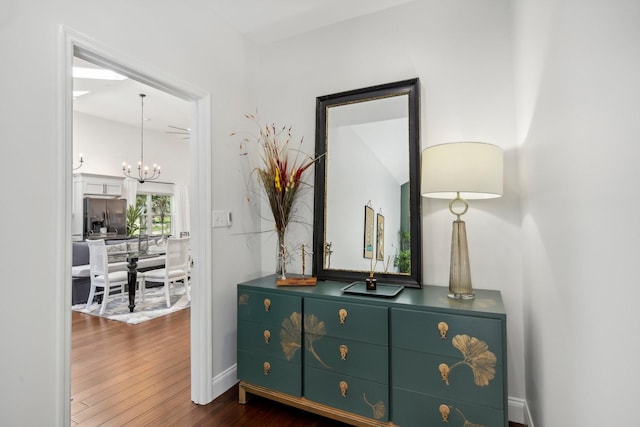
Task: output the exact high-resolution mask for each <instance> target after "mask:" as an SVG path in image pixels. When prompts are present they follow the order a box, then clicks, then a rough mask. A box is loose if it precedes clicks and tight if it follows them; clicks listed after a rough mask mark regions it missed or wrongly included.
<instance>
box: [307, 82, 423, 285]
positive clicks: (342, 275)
mask: <svg viewBox="0 0 640 427" xmlns="http://www.w3.org/2000/svg"><path fill="white" fill-rule="evenodd" d="M418 91H419V82H418V79H413V80H406V81H402V82H396V83H389V84H384V85H378V86H374V87H369V88H364V89H357V90H353V91H348V92H342V93H338V94H333V95H326V96H321V97H318V98H317V102H316V155H318V156H319V157H320V160H319V161H318V163H317V164H316V174H315V218H314V254H313V257H314V275H315V276H316V277H317V278H318V279H320V280H324V279H332V280H345V281H355V280H364V279H365V278H366V277H367V276H368V275H369V272H370V271H371V270H373V271H374V277H376V278H378V282H379V283H385V282H390V283H402V284H404V285H405V286H414V287H419V286H420V278H421V276H422V271H421V253H420V241H421V239H420V213H419V209H420V203H419V201H420V200H419V188H418V186H419V184H418V182H419V180H418V170H419V149H420V148H419V147H420V141H419V117H420V115H419V92H418Z"/></svg>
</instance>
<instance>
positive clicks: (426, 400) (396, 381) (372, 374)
mask: <svg viewBox="0 0 640 427" xmlns="http://www.w3.org/2000/svg"><path fill="white" fill-rule="evenodd" d="M275 279H276V277H275V276H267V277H263V278H259V279H256V280H252V281H248V282H244V283H241V284H239V285H238V289H237V298H238V378H239V379H240V381H241V382H240V396H239V397H240V402H241V403H246V402H247V395H248V394H249V395H250V394H256V395H259V396H263V397H266V398H269V399H273V400H276V401H278V402H281V403H285V404H288V405H291V406H294V407H297V408H302V409H306V410H309V411H311V412H315V413H319V414H321V415H324V416H327V417H330V418H333V419H336V420H339V421H342V422H345V423H348V424H351V425H359V426H402V427H413V426H438V425H447V426H449V427H457V426H460V427H464V426H468V425H474V426H484V427H495V426H504V427H507V426H508V414H507V363H506V315H505V312H504V306H503V303H502V299H501V296H500V293H499V292H498V291H489V290H480V289H474V291H475V292H476V298H475V299H474V300H471V301H460V300H452V299H449V298H448V297H447V288H446V287H440V286H425V287H423V288H422V289H415V288H411V289H410V288H407V289H404V290H403V291H402V292H400V293H399V294H398V295H397V296H395V297H393V298H380V297H373V296H359V295H347V294H343V292H342V288H343V287H345V286H346V285H347V284H346V283H340V282H331V281H324V282H323V281H319V282H318V284H317V285H316V286H313V287H309V286H302V287H277V286H276V285H275Z"/></svg>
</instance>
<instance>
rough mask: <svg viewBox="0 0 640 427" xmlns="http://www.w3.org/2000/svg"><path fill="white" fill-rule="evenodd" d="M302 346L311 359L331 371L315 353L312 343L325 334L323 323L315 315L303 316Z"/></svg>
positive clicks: (325, 329)
mask: <svg viewBox="0 0 640 427" xmlns="http://www.w3.org/2000/svg"><path fill="white" fill-rule="evenodd" d="M304 332H305V333H304V345H305V347H306V348H307V350H308V351H309V353H311V354H312V355H313V357H314V358H315V359H316V360H317V361H318V362H320V364H321V365H322V366H324V367H325V368H327V369H331V367H330V366H328V365H327V364H326V363H324V362H323V361H322V359H321V358H320V356H319V355H318V353H316V350H315V348H314V347H313V343H314V342H315V341H316V340H319V339H320V338H322V337H323V336H324V335H326V333H327V328H326V326H325V324H324V322H323V321H321V320H319V319H318V318H317V317H316V315H315V314H305V316H304Z"/></svg>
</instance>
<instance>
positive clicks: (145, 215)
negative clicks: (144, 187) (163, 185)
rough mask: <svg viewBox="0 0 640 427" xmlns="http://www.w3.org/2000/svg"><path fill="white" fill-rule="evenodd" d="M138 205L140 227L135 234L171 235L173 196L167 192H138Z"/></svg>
mask: <svg viewBox="0 0 640 427" xmlns="http://www.w3.org/2000/svg"><path fill="white" fill-rule="evenodd" d="M136 207H137V208H140V212H141V215H140V219H139V221H138V225H139V229H138V230H137V231H135V232H134V235H138V234H140V233H142V234H150V235H155V236H169V235H171V196H169V195H166V194H138V195H137V196H136Z"/></svg>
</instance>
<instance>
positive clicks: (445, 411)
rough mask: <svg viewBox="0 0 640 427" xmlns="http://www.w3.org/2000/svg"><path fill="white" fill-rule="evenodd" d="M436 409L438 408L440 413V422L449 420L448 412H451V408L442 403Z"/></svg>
mask: <svg viewBox="0 0 640 427" xmlns="http://www.w3.org/2000/svg"><path fill="white" fill-rule="evenodd" d="M438 409H439V410H440V415H442V422H443V423H447V422H449V412H451V408H449V407H448V406H447V405H445V404H444V403H443V404H442V405H440V407H439V408H438Z"/></svg>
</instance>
